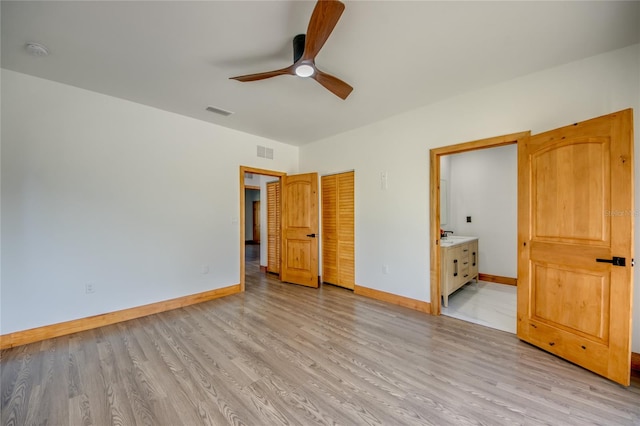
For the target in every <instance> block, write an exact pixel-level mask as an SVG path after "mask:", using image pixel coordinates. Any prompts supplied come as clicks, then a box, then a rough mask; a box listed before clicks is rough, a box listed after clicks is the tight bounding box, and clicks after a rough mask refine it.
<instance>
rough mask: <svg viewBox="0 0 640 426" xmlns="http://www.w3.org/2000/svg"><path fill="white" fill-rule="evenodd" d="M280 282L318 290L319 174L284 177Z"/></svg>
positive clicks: (282, 188)
mask: <svg viewBox="0 0 640 426" xmlns="http://www.w3.org/2000/svg"><path fill="white" fill-rule="evenodd" d="M281 196H282V200H281V202H282V214H281V226H282V251H281V253H280V255H281V257H282V263H281V271H280V279H281V280H282V281H285V282H289V283H293V284H300V285H304V286H308V287H318V239H317V236H318V174H317V173H307V174H301V175H289V176H283V177H282V187H281Z"/></svg>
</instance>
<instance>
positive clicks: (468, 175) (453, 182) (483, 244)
mask: <svg viewBox="0 0 640 426" xmlns="http://www.w3.org/2000/svg"><path fill="white" fill-rule="evenodd" d="M444 158H449V161H450V190H449V192H450V210H451V211H450V217H451V225H449V226H448V228H447V229H451V230H453V231H454V232H455V233H456V234H457V235H470V236H474V237H478V238H479V242H478V243H479V249H478V254H479V258H478V259H479V267H480V273H482V274H489V275H498V276H501V277H511V278H516V277H517V276H518V256H517V254H518V252H517V249H518V148H517V146H516V145H508V146H502V147H498V148H491V149H483V150H479V151H470V152H464V153H461V154H455V155H448V156H446V157H444ZM467 216H471V223H467V221H466V219H467Z"/></svg>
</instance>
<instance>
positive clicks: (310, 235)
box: [307, 234, 316, 238]
mask: <svg viewBox="0 0 640 426" xmlns="http://www.w3.org/2000/svg"><path fill="white" fill-rule="evenodd" d="M307 237H311V238H315V237H316V234H307Z"/></svg>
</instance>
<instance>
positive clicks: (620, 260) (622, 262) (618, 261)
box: [596, 256, 627, 266]
mask: <svg viewBox="0 0 640 426" xmlns="http://www.w3.org/2000/svg"><path fill="white" fill-rule="evenodd" d="M626 260H627V259H626V258H624V257H617V256H613V258H612V259H596V262H602V263H612V264H613V265H614V266H626V265H627V264H626Z"/></svg>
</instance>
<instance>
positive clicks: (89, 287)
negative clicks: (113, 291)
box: [84, 283, 96, 294]
mask: <svg viewBox="0 0 640 426" xmlns="http://www.w3.org/2000/svg"><path fill="white" fill-rule="evenodd" d="M84 292H85V293H87V294H93V293H95V292H96V287H95V284H93V283H86V284H85V285H84Z"/></svg>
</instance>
